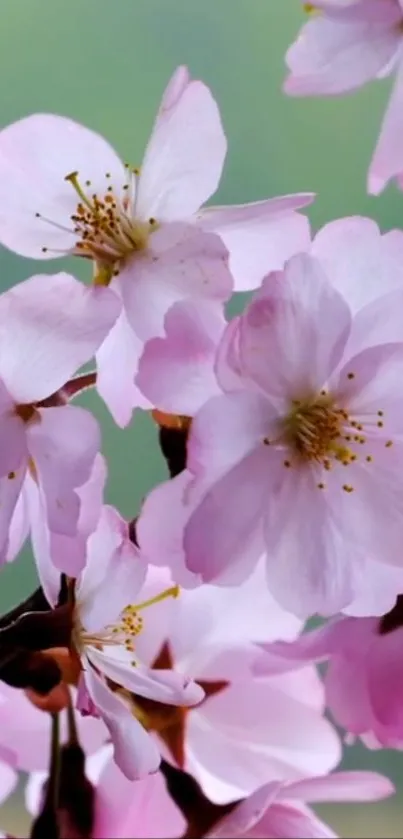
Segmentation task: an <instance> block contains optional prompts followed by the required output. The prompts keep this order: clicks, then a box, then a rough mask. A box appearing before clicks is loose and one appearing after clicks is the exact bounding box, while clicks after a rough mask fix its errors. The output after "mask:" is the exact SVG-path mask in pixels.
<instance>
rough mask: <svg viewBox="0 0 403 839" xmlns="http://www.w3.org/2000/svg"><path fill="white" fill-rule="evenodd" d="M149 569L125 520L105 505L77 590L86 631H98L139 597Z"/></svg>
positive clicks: (117, 617) (113, 620)
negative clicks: (133, 542) (132, 538)
mask: <svg viewBox="0 0 403 839" xmlns="http://www.w3.org/2000/svg"><path fill="white" fill-rule="evenodd" d="M146 571H147V567H146V564H145V562H144V561H143V560H142V558H141V556H140V555H139V552H138V550H137V549H136V548H135V546H134V545H133V544H132V543H131V542H130V540H129V537H128V532H127V524H126V522H124V521H123V519H122V518H121V516H120V515H119V514H118V512H117V511H116V510H115V509H114V508H113V507H107V506H105V507H104V508H103V510H102V513H101V517H100V519H99V522H98V526H97V528H96V530H95V531H94V533H93V534H92V535H91V536H90V537H89V540H88V547H87V562H86V566H85V568H84V570H83V573H82V575H81V578H80V580H79V582H78V585H77V590H76V594H77V600H78V604H79V610H80V618H81V622H82V624H83V626H84V627H85V630H86V631H87V632H96V631H99V630H101V629H103V627H106V626H108V625H109V624H113V623H115V621H117V620H118V619H119V616H120V613H121V612H122V610H123V609H124V608H125V607H126V606H129V605H130V603H134V602H135V601H136V599H137V598H138V593H139V591H140V588H141V586H142V584H143V582H144V579H145V575H146ZM106 580H107V585H105V581H106Z"/></svg>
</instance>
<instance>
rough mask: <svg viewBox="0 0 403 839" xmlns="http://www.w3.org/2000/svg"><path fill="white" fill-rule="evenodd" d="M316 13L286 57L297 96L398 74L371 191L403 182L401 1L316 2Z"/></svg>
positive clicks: (288, 81) (375, 160) (288, 85)
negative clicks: (389, 184) (391, 179)
mask: <svg viewBox="0 0 403 839" xmlns="http://www.w3.org/2000/svg"><path fill="white" fill-rule="evenodd" d="M309 6H310V7H312V11H313V14H312V17H311V18H310V19H309V21H308V22H307V23H306V24H305V25H304V26H303V27H302V30H301V32H300V33H299V36H298V38H297V39H296V41H295V42H294V43H293V44H292V46H291V47H290V48H289V50H288V52H287V56H286V61H287V65H288V69H289V71H290V73H289V76H288V78H287V79H286V82H285V85H284V89H285V91H286V92H287V93H289V94H290V95H292V96H333V95H335V94H340V93H346V92H349V91H351V90H355V89H356V88H359V87H361V86H362V85H364V84H366V83H367V82H368V81H370V80H371V79H376V78H384V77H385V76H387V75H390V74H391V73H392V72H395V73H396V81H395V86H394V89H393V91H392V95H391V99H390V102H389V105H388V108H387V111H386V114H385V117H384V120H383V125H382V129H381V134H380V137H379V140H378V144H377V147H376V150H375V153H374V156H373V158H372V162H371V166H370V170H369V175H368V189H369V192H371V193H374V194H378V193H379V192H381V190H382V189H383V188H384V187H385V185H386V184H387V182H388V181H389V180H390V178H393V177H396V178H397V181H398V183H399V186H401V187H402V186H403V152H402V150H401V139H400V138H401V136H402V133H403V117H402V107H403V29H402V24H403V6H402V3H401V0H315V2H314V3H310V4H309Z"/></svg>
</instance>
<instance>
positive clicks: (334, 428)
mask: <svg viewBox="0 0 403 839" xmlns="http://www.w3.org/2000/svg"><path fill="white" fill-rule="evenodd" d="M349 424H350V420H349V416H348V413H347V411H345V410H344V408H337V407H336V406H335V404H334V402H333V399H332V397H331V396H330V395H329V394H325V393H323V394H321V395H320V396H318V397H316V398H314V399H312V400H307V401H304V400H301V401H300V400H296V401H295V402H294V403H293V407H292V408H291V411H290V413H289V414H288V416H287V417H286V418H285V420H284V440H285V442H286V443H288V445H289V446H290V448H291V449H292V450H293V451H294V452H295V453H296V454H297V455H298V457H299V458H300V459H301V460H303V461H310V460H316V461H317V462H319V463H323V462H324V461H326V459H327V458H328V457H329V456H334V457H335V458H336V459H337V460H340V461H342V462H344V461H347V462H349V461H350V460H351V459H352V458H353V459H354V456H353V454H352V452H351V451H350V449H349V448H348V447H347V446H346V445H345V443H344V442H343V437H344V440H345V435H344V427H345V426H346V425H349Z"/></svg>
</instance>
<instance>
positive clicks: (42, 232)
mask: <svg viewBox="0 0 403 839" xmlns="http://www.w3.org/2000/svg"><path fill="white" fill-rule="evenodd" d="M72 172H78V176H79V180H80V183H81V185H82V186H85V182H86V181H87V180H89V181H91V187H90V189H91V194H92V193H93V192H96V193H98V194H101V195H104V194H105V191H106V189H107V187H108V186H109V185H110V184H111V185H113V187H114V189H115V190H117V191H119V192H120V189H121V188H122V187H123V184H124V183H125V182H126V179H127V175H126V170H125V169H124V167H123V164H122V163H121V161H120V160H119V158H118V156H117V154H116V152H115V151H114V150H113V149H112V147H111V146H110V145H109V143H107V142H106V140H104V139H103V137H101V136H100V135H99V134H96V133H95V132H94V131H91V130H90V129H88V128H85V127H84V126H83V125H79V124H78V123H76V122H73V120H70V119H66V118H65V117H58V116H53V115H52V114H34V115H33V116H29V117H26V118H25V119H21V120H19V121H18V122H15V123H13V124H12V125H9V126H8V127H7V128H5V129H4V130H3V131H2V132H1V134H0V184H1V186H0V208H1V209H0V228H1V241H2V243H3V244H4V245H6V247H8V248H10V250H13V251H16V253H19V254H21V255H22V256H29V257H32V258H34V259H46V258H52V257H55V256H59V255H60V252H67V251H71V250H72V249H73V248H74V245H75V242H76V239H77V236H76V235H75V234H74V224H73V222H72V220H71V215H72V213H75V211H76V208H77V204H78V201H79V197H78V195H77V193H76V192H75V190H74V189H73V187H72V185H71V184H70V183H68V182H67V181H66V180H65V178H66V175H69V174H70V173H72ZM107 172H108V173H109V174H110V175H111V177H110V178H106V177H105V175H106V173H107ZM37 213H40V214H41V216H43V218H38V217H37V215H36V214H37ZM43 247H46V248H48V250H47V252H44V251H43V250H42V249H43Z"/></svg>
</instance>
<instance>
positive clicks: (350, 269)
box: [311, 216, 403, 340]
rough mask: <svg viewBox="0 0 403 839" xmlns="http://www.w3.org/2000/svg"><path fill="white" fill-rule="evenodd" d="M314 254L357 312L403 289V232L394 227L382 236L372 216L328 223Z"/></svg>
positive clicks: (316, 237)
mask: <svg viewBox="0 0 403 839" xmlns="http://www.w3.org/2000/svg"><path fill="white" fill-rule="evenodd" d="M311 253H312V255H313V256H315V257H316V258H317V259H319V260H320V263H321V265H322V266H323V268H324V269H325V271H326V273H327V276H328V278H329V280H330V282H331V283H332V285H333V286H334V287H335V288H336V289H337V291H339V292H340V294H342V296H343V297H344V298H345V300H347V303H348V305H349V307H350V309H351V311H352V312H353V314H355V313H356V312H358V311H359V310H360V309H361V308H362V307H363V306H365V305H366V304H367V303H371V302H372V301H377V300H379V298H380V297H381V295H383V294H386V293H387V292H389V291H393V290H394V289H397V288H400V289H402V288H403V233H402V231H400V230H392V231H390V232H389V233H386V234H383V235H382V234H381V232H380V230H379V227H378V225H377V224H376V222H375V221H373V220H372V219H369V218H364V217H360V216H352V217H350V218H341V219H337V220H336V221H331V222H330V223H329V224H325V226H324V227H322V229H321V230H319V232H318V233H317V234H316V236H315V239H314V241H313V243H312V251H311ZM389 340H392V339H390V338H389Z"/></svg>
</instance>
